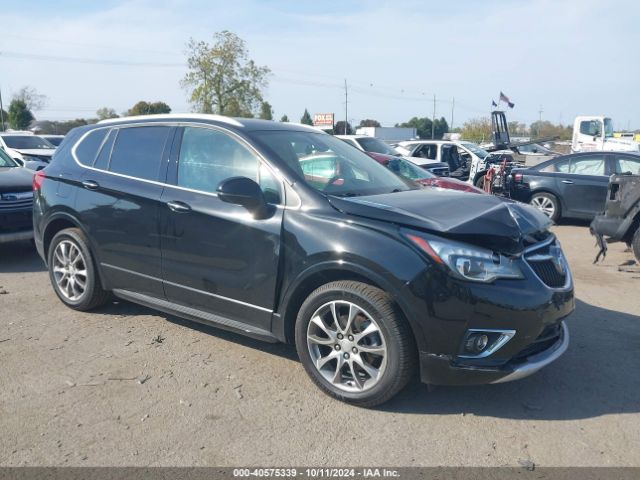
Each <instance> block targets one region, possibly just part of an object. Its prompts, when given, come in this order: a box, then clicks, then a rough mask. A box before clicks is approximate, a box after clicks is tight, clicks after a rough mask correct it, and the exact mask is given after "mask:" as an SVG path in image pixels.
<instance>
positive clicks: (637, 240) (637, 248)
mask: <svg viewBox="0 0 640 480" xmlns="http://www.w3.org/2000/svg"><path fill="white" fill-rule="evenodd" d="M631 249H632V250H633V255H634V256H635V257H636V260H637V261H638V263H640V225H638V228H637V229H636V233H635V234H634V235H633V240H632V241H631Z"/></svg>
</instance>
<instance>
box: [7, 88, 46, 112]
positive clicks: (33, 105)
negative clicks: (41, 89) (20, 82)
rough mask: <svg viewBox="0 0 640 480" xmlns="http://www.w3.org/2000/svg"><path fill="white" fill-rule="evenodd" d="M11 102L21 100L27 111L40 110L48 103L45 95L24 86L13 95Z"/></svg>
mask: <svg viewBox="0 0 640 480" xmlns="http://www.w3.org/2000/svg"><path fill="white" fill-rule="evenodd" d="M13 100H21V101H23V102H24V104H25V105H26V106H27V109H28V110H42V109H43V108H44V107H45V106H46V105H47V102H48V98H47V96H46V95H42V94H40V93H38V91H37V90H36V89H35V88H33V87H31V86H29V85H26V86H24V87H22V88H21V89H20V90H18V91H17V92H16V93H15V94H14V95H13Z"/></svg>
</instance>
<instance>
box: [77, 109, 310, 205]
mask: <svg viewBox="0 0 640 480" xmlns="http://www.w3.org/2000/svg"><path fill="white" fill-rule="evenodd" d="M113 120H114V122H113V123H115V122H116V120H118V119H113ZM120 120H121V119H120ZM101 123H102V122H99V124H101ZM154 126H155V127H158V126H163V127H198V128H209V129H211V130H217V131H220V132H222V133H226V134H228V135H230V136H232V137H233V138H234V139H236V140H238V141H239V143H240V144H242V145H244V146H246V147H247V148H248V149H249V150H250V151H251V152H252V153H254V154H255V155H256V157H257V158H258V160H259V161H261V162H262V163H264V164H265V165H266V166H267V168H268V169H269V170H270V171H271V173H272V174H273V175H274V177H275V178H276V180H278V181H279V182H280V189H281V192H280V193H281V195H280V196H281V202H280V203H278V204H277V205H274V206H276V207H282V208H284V209H285V210H286V209H296V210H297V209H299V208H300V207H301V205H302V202H301V200H300V197H299V195H298V194H297V193H296V192H295V191H294V190H293V189H290V190H291V191H293V192H294V193H295V195H296V197H297V199H298V202H297V203H298V205H297V206H294V207H291V206H289V207H287V205H286V198H285V192H286V190H285V188H284V185H283V183H284V182H286V183H289V185H290V186H292V185H293V184H292V183H291V182H289V181H288V180H287V179H286V178H285V177H284V176H283V175H282V173H281V172H280V170H279V169H277V168H275V167H273V166H272V165H271V164H270V163H269V162H268V161H267V160H266V159H265V158H264V156H263V155H261V154H260V152H258V151H257V150H256V149H255V148H254V147H253V146H252V145H251V144H249V143H248V142H247V141H246V140H245V139H243V138H242V137H241V136H239V135H238V134H237V133H235V132H233V131H231V130H227V129H225V128H223V127H220V126H218V125H210V124H208V123H200V122H184V121H182V122H136V123H126V124H122V125H117V124H116V125H113V124H106V125H104V126H100V127H96V128H92V129H91V130H89V131H87V132H85V133H84V134H83V135H82V136H81V137H80V138H79V139H78V140H77V141H76V143H75V144H74V145H73V147H71V156H72V157H73V160H74V161H75V162H76V163H77V164H78V166H80V167H81V168H85V169H87V170H93V171H96V172H101V173H106V174H109V175H115V176H117V177H121V178H128V179H130V180H137V181H140V182H146V183H150V184H153V185H159V186H161V187H169V188H174V189H177V190H184V191H187V192H193V193H199V194H203V195H208V196H211V197H217V196H218V194H217V193H214V192H206V191H203V190H195V189H192V188H186V187H180V186H178V185H172V184H170V183H166V182H158V181H157V180H147V179H146V178H139V177H133V176H130V175H125V174H123V173H117V172H112V171H110V170H103V169H101V168H95V167H93V166H89V165H85V164H84V163H82V162H81V161H80V160H79V159H78V156H77V154H76V149H77V148H78V146H79V145H80V144H81V143H82V142H83V141H84V139H85V138H86V137H87V136H89V135H90V134H91V133H92V132H95V131H96V130H102V129H118V130H120V129H122V128H136V127H154ZM107 136H108V134H107ZM105 139H106V136H105ZM116 140H117V133H116V138H115V139H114V141H113V145H112V147H111V149H112V151H113V146H115V142H116ZM101 146H102V145H101ZM96 158H97V153H96ZM94 162H95V158H94ZM110 164H111V158H109V165H110Z"/></svg>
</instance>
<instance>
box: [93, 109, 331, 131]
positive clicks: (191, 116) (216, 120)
mask: <svg viewBox="0 0 640 480" xmlns="http://www.w3.org/2000/svg"><path fill="white" fill-rule="evenodd" d="M166 121H172V122H180V121H184V122H194V121H197V122H201V123H210V124H212V125H216V124H218V125H219V124H224V125H225V126H230V127H235V128H236V129H238V130H245V131H257V130H295V131H308V132H314V133H323V134H326V133H325V132H324V131H322V130H320V129H319V128H315V127H313V126H310V125H304V124H301V123H289V122H274V121H272V120H260V119H256V118H234V117H225V116H224V115H214V114H206V113H165V114H159V115H137V116H131V117H119V118H109V119H106V120H101V121H99V122H98V125H120V124H127V123H136V122H145V123H146V122H166Z"/></svg>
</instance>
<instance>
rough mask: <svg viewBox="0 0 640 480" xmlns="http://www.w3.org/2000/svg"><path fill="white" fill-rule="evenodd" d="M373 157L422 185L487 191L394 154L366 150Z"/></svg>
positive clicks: (393, 170)
mask: <svg viewBox="0 0 640 480" xmlns="http://www.w3.org/2000/svg"><path fill="white" fill-rule="evenodd" d="M365 153H366V154H367V155H369V156H370V157H371V158H373V159H374V160H376V161H377V162H378V163H381V164H382V165H384V166H385V167H387V168H388V169H389V170H391V171H392V172H394V173H395V174H396V175H400V176H401V177H404V178H407V179H409V180H412V181H414V182H417V183H419V184H421V185H425V186H427V187H433V188H444V189H447V190H460V191H463V192H470V193H486V192H485V191H483V190H480V189H479V188H476V187H474V186H473V185H469V184H468V183H465V182H462V181H460V180H457V179H455V178H448V177H438V176H436V175H434V174H433V173H430V172H427V171H426V170H424V169H422V168H420V167H419V166H417V165H415V164H413V163H411V162H409V161H407V160H404V159H402V158H399V157H395V156H393V155H386V154H383V153H375V152H365Z"/></svg>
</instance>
